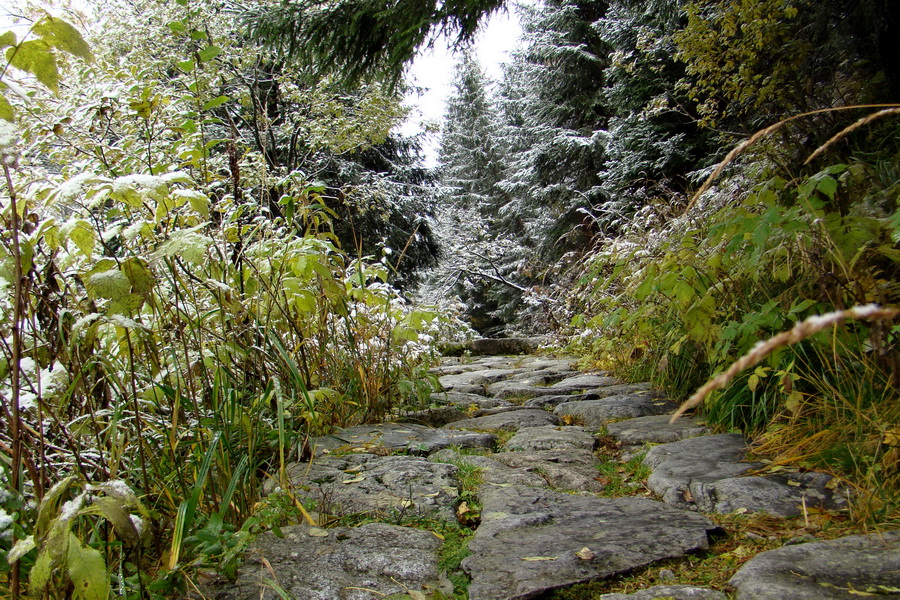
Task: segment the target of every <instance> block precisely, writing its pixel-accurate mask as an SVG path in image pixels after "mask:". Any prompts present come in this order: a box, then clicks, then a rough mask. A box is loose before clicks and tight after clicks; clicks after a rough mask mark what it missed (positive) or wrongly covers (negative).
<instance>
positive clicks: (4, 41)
mask: <svg viewBox="0 0 900 600" xmlns="http://www.w3.org/2000/svg"><path fill="white" fill-rule="evenodd" d="M15 45H16V34H15V33H13V32H12V31H7V32H5V33H4V34H3V35H0V48H3V47H6V46H15Z"/></svg>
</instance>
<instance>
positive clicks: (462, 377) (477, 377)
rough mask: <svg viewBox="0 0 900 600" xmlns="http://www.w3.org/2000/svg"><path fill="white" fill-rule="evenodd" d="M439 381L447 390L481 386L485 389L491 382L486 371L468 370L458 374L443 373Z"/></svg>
mask: <svg viewBox="0 0 900 600" xmlns="http://www.w3.org/2000/svg"><path fill="white" fill-rule="evenodd" d="M438 382H440V384H441V386H443V388H444V389H445V390H455V389H456V388H457V387H468V386H473V385H474V386H479V387H481V388H482V389H483V387H484V386H485V385H487V384H488V383H490V382H491V381H490V379H488V378H487V377H485V376H484V371H468V372H465V373H459V374H457V375H442V376H440V377H438Z"/></svg>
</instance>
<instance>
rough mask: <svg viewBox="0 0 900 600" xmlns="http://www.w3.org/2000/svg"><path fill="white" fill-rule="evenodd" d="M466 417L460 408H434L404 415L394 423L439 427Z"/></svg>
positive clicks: (466, 414)
mask: <svg viewBox="0 0 900 600" xmlns="http://www.w3.org/2000/svg"><path fill="white" fill-rule="evenodd" d="M468 417H469V415H468V413H466V411H465V410H463V409H462V408H461V407H457V406H435V407H432V408H425V409H422V410H416V411H413V412H408V413H404V414H402V415H400V416H399V417H397V419H396V421H397V422H398V423H417V424H419V425H427V426H428V427H441V426H443V425H446V424H447V423H453V422H454V421H461V420H463V419H466V418H468Z"/></svg>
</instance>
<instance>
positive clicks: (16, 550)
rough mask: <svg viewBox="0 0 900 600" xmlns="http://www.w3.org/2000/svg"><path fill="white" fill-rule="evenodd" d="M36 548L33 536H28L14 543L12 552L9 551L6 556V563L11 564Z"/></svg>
mask: <svg viewBox="0 0 900 600" xmlns="http://www.w3.org/2000/svg"><path fill="white" fill-rule="evenodd" d="M36 547H37V544H35V543H34V536H33V535H29V536H28V537H26V538H25V539H22V540H19V541H17V542H16V545H15V546H13V548H12V550H10V551H9V554H7V555H6V562H8V563H9V564H12V563H14V562H16V561H17V560H19V559H20V558H22V557H23V556H25V555H26V554H28V553H29V552H31V551H32V550H34V549H35V548H36Z"/></svg>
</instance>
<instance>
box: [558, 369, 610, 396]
mask: <svg viewBox="0 0 900 600" xmlns="http://www.w3.org/2000/svg"><path fill="white" fill-rule="evenodd" d="M621 383H622V381H621V380H620V379H616V378H615V377H609V376H608V375H601V374H598V373H583V374H581V375H575V376H574V377H567V378H565V379H563V380H562V381H557V382H556V383H554V384H553V385H551V386H550V389H552V390H553V392H552V393H554V394H572V393H577V392H586V391H588V390H593V389H595V388H602V387H606V386H610V385H619V384H621Z"/></svg>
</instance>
